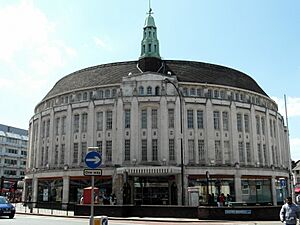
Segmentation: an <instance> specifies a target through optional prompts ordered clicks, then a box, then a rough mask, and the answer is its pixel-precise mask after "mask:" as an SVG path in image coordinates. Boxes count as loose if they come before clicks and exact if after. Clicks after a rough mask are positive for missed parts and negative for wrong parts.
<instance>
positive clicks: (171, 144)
mask: <svg viewBox="0 0 300 225" xmlns="http://www.w3.org/2000/svg"><path fill="white" fill-rule="evenodd" d="M169 160H170V161H175V143H174V139H169Z"/></svg>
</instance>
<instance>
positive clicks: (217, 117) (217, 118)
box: [214, 111, 220, 130]
mask: <svg viewBox="0 0 300 225" xmlns="http://www.w3.org/2000/svg"><path fill="white" fill-rule="evenodd" d="M214 128H215V129H216V130H219V129H220V112H219V111H214Z"/></svg>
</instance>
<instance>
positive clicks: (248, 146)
mask: <svg viewBox="0 0 300 225" xmlns="http://www.w3.org/2000/svg"><path fill="white" fill-rule="evenodd" d="M246 154H247V163H251V161H252V158H251V148H250V142H246Z"/></svg>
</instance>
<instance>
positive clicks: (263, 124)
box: [261, 117, 266, 135]
mask: <svg viewBox="0 0 300 225" xmlns="http://www.w3.org/2000/svg"><path fill="white" fill-rule="evenodd" d="M261 132H262V134H263V135H265V132H266V124H265V118H264V117H261Z"/></svg>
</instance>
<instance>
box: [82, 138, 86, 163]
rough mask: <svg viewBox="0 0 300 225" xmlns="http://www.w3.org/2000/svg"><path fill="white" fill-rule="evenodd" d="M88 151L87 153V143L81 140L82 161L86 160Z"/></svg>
mask: <svg viewBox="0 0 300 225" xmlns="http://www.w3.org/2000/svg"><path fill="white" fill-rule="evenodd" d="M86 153H87V143H86V142H81V162H84V158H85V155H86Z"/></svg>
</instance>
